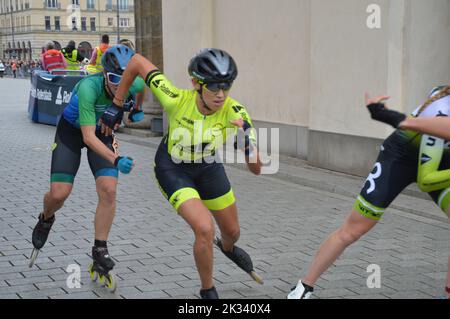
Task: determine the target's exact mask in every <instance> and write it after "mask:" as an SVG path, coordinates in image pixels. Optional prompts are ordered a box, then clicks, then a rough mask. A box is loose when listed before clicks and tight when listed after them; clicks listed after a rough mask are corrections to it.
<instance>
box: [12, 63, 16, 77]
mask: <svg viewBox="0 0 450 319" xmlns="http://www.w3.org/2000/svg"><path fill="white" fill-rule="evenodd" d="M11 70H12V73H13V75H14V78H17V63H16V61H15V60H13V61H12V62H11Z"/></svg>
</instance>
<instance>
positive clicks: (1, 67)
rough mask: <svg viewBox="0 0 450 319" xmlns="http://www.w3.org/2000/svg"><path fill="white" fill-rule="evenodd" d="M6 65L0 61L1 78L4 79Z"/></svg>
mask: <svg viewBox="0 0 450 319" xmlns="http://www.w3.org/2000/svg"><path fill="white" fill-rule="evenodd" d="M5 69H6V67H5V65H4V64H3V61H2V60H0V78H1V79H3V74H5Z"/></svg>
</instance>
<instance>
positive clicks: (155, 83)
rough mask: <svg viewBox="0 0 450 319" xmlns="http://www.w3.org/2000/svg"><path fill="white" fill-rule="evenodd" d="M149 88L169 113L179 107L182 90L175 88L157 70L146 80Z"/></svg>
mask: <svg viewBox="0 0 450 319" xmlns="http://www.w3.org/2000/svg"><path fill="white" fill-rule="evenodd" d="M145 82H146V84H147V86H148V87H149V88H150V89H151V90H152V93H153V94H154V95H155V96H156V98H157V99H158V100H159V102H160V103H161V106H162V107H163V109H164V110H165V111H166V112H167V113H169V114H170V113H172V111H173V110H174V109H175V108H176V107H177V105H179V102H180V99H181V90H180V89H178V88H177V87H175V86H174V85H173V84H172V83H171V82H170V81H169V80H168V79H167V78H166V76H165V75H164V74H162V73H161V72H160V71H158V70H155V71H153V72H150V73H149V75H148V76H147V79H146V80H145Z"/></svg>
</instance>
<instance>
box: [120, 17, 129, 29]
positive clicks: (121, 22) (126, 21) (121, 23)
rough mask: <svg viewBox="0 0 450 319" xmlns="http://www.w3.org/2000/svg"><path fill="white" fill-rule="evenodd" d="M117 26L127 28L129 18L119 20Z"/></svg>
mask: <svg viewBox="0 0 450 319" xmlns="http://www.w3.org/2000/svg"><path fill="white" fill-rule="evenodd" d="M119 26H121V27H124V28H126V27H129V26H130V19H129V18H120V20H119Z"/></svg>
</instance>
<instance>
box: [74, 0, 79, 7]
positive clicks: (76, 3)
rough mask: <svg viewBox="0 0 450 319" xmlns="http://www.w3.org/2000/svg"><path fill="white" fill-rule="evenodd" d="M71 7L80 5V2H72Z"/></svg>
mask: <svg viewBox="0 0 450 319" xmlns="http://www.w3.org/2000/svg"><path fill="white" fill-rule="evenodd" d="M72 5H74V6H79V5H80V0H72Z"/></svg>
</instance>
